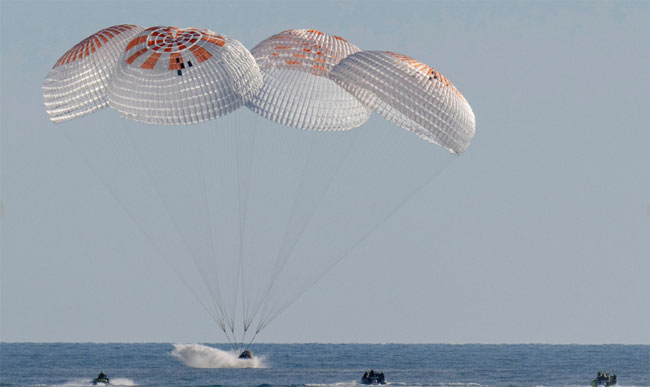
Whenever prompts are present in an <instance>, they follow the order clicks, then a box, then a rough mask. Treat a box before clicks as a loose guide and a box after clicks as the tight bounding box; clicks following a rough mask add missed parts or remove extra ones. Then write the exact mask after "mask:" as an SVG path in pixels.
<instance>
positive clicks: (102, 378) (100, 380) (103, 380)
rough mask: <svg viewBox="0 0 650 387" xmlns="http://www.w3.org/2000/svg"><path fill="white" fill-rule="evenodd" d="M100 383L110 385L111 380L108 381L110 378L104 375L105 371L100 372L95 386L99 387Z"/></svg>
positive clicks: (94, 382) (94, 381)
mask: <svg viewBox="0 0 650 387" xmlns="http://www.w3.org/2000/svg"><path fill="white" fill-rule="evenodd" d="M98 383H102V384H109V383H110V380H109V379H108V376H107V375H106V374H105V373H104V371H100V372H99V375H97V377H96V378H95V379H94V380H93V385H95V386H96V385H97V384H98Z"/></svg>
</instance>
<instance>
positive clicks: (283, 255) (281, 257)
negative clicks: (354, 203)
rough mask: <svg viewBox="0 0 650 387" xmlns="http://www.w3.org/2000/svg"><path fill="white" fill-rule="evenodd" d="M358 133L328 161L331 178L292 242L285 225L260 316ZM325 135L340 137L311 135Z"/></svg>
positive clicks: (304, 170)
mask: <svg viewBox="0 0 650 387" xmlns="http://www.w3.org/2000/svg"><path fill="white" fill-rule="evenodd" d="M359 133H360V132H359V131H358V130H354V131H353V133H352V134H351V136H350V137H351V138H352V139H351V141H349V143H346V144H345V145H346V146H345V151H344V154H343V155H337V156H342V157H331V158H330V160H334V162H333V164H334V165H333V166H332V167H327V168H326V169H327V170H328V171H329V170H333V171H334V173H333V174H331V176H329V178H328V179H327V182H326V184H325V186H324V189H322V190H321V191H320V192H317V193H316V196H317V197H316V198H315V202H314V203H313V204H312V207H311V208H308V209H307V214H306V215H305V221H304V222H303V224H302V225H301V226H299V229H298V232H297V233H296V235H295V237H294V238H293V240H292V241H289V240H288V239H289V224H287V227H286V228H285V234H284V237H283V241H282V247H283V249H282V250H280V252H279V254H278V255H277V257H276V264H275V267H274V271H273V274H272V277H271V280H270V281H269V285H268V287H267V289H266V292H265V297H264V299H263V300H262V301H263V305H262V315H264V314H265V312H266V309H267V308H268V305H269V303H270V301H271V299H272V297H270V295H271V292H272V290H273V287H274V285H275V283H276V281H277V279H278V276H279V275H280V273H281V272H282V270H283V269H284V267H285V265H286V263H287V261H288V258H289V257H290V256H291V254H292V253H293V251H294V249H295V247H296V245H297V244H298V242H299V241H300V240H301V238H302V236H303V234H304V232H305V230H306V229H307V228H308V226H309V224H310V223H311V220H312V219H313V217H314V214H315V213H316V211H317V210H318V208H319V207H320V205H321V203H322V202H323V198H324V197H325V196H326V195H327V193H328V192H329V190H330V187H331V185H332V182H333V181H334V180H336V177H337V176H338V175H339V172H340V170H341V167H342V166H343V165H344V164H345V163H346V161H347V160H348V158H349V157H350V154H351V150H352V148H354V146H355V144H356V142H357V140H358V138H359ZM345 134H347V133H345ZM327 135H342V133H314V134H313V136H319V137H322V136H327ZM313 138H316V137H313ZM313 145H314V141H312V144H311V146H313ZM336 145H339V144H336ZM311 155H312V154H311V152H310V156H311ZM308 161H309V160H307V162H306V163H305V168H304V169H303V174H302V177H301V179H300V189H299V190H298V192H297V194H296V198H295V200H294V202H293V204H292V208H291V217H290V221H291V220H292V219H293V218H294V216H295V213H294V212H295V210H296V203H297V201H298V198H299V197H302V195H301V191H302V190H303V188H304V187H305V184H306V182H305V180H306V179H305V178H306V171H307V164H308ZM285 246H287V247H286V249H284V247H285ZM260 321H261V320H260ZM260 321H258V327H257V329H256V331H257V332H256V334H257V333H258V332H259V331H260V326H259V322H260Z"/></svg>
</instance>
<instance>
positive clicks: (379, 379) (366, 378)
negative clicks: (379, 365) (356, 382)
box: [361, 370, 386, 384]
mask: <svg viewBox="0 0 650 387" xmlns="http://www.w3.org/2000/svg"><path fill="white" fill-rule="evenodd" d="M361 383H362V384H386V378H385V377H384V373H383V372H375V370H370V371H366V372H364V374H363V377H361Z"/></svg>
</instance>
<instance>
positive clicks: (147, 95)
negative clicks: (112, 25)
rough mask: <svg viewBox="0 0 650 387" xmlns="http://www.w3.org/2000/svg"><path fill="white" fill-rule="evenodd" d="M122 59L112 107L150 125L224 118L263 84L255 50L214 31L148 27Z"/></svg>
mask: <svg viewBox="0 0 650 387" xmlns="http://www.w3.org/2000/svg"><path fill="white" fill-rule="evenodd" d="M121 59H122V60H120V61H119V63H118V67H117V69H116V71H115V73H114V74H113V76H112V77H111V82H110V84H109V86H108V88H107V90H106V94H107V97H108V100H109V103H110V105H111V107H112V108H113V109H115V110H117V111H118V112H119V113H120V115H121V116H123V117H125V118H130V119H134V120H137V121H142V122H146V123H149V124H159V125H174V124H192V123H197V122H203V121H207V120H211V119H214V118H217V117H221V116H223V115H226V114H228V113H230V112H232V111H234V110H236V109H237V108H239V107H240V106H242V105H243V104H244V103H246V102H248V101H249V100H250V99H251V98H252V97H253V96H254V95H255V94H256V93H257V91H258V90H259V88H260V87H261V86H262V75H261V74H260V71H259V68H258V67H257V65H256V63H255V60H254V59H253V57H252V56H251V54H250V52H249V51H248V50H247V49H246V48H245V47H244V46H243V45H242V44H241V43H239V42H238V41H237V40H234V39H231V38H229V37H227V36H225V35H217V34H215V33H213V32H212V31H209V30H201V29H195V28H186V29H178V28H175V27H151V28H147V29H146V30H144V31H143V32H141V33H140V34H138V35H136V36H135V37H134V38H133V39H132V40H131V41H130V42H129V43H128V44H127V45H126V48H125V51H124V53H123V54H122V58H121ZM207 85H209V87H206V86H207Z"/></svg>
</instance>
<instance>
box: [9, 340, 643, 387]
mask: <svg viewBox="0 0 650 387" xmlns="http://www.w3.org/2000/svg"><path fill="white" fill-rule="evenodd" d="M218 348H221V349H224V350H227V348H228V346H227V345H219V344H207V345H201V344H189V345H179V344H176V345H174V344H159V343H156V344H92V343H83V344H74V343H0V386H89V385H91V381H92V379H93V378H94V377H95V376H97V374H98V373H99V371H101V370H103V371H105V372H106V374H107V375H108V376H109V377H110V378H111V384H113V385H124V386H129V385H132V386H269V387H270V386H348V385H358V384H359V381H360V379H361V376H362V375H363V373H364V371H365V370H369V369H371V368H372V369H375V370H377V371H383V372H384V373H385V375H386V379H387V381H388V382H389V384H390V385H399V386H588V385H589V382H590V381H591V380H592V379H593V378H595V376H596V373H597V372H598V371H606V372H613V373H615V374H616V375H617V376H618V383H619V386H650V346H648V345H544V344H527V345H483V344H466V345H447V344H376V345H375V344H373V345H370V344H256V345H253V346H251V349H252V350H253V351H254V354H255V356H256V358H255V359H254V360H253V361H250V360H238V359H237V358H236V356H234V355H233V354H232V353H230V352H224V351H221V350H219V349H218ZM249 366H255V367H257V368H239V367H249ZM197 367H207V368H197ZM218 367H221V368H218ZM224 367H227V368H224ZM233 367H235V368H233Z"/></svg>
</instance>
